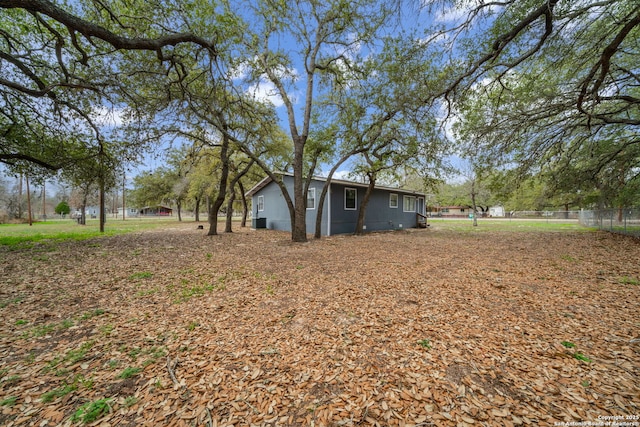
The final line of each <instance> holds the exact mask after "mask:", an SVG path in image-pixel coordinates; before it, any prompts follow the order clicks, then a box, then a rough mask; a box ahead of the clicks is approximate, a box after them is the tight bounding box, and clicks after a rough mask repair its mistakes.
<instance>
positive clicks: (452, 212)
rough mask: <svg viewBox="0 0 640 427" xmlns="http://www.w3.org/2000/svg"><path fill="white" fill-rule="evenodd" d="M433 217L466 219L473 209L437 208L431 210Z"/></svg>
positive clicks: (464, 207)
mask: <svg viewBox="0 0 640 427" xmlns="http://www.w3.org/2000/svg"><path fill="white" fill-rule="evenodd" d="M433 210H434V216H442V217H452V218H456V217H458V218H460V217H466V216H468V215H469V213H471V212H473V208H471V207H469V206H437V207H435V208H433Z"/></svg>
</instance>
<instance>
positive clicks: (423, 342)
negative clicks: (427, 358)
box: [418, 340, 431, 350]
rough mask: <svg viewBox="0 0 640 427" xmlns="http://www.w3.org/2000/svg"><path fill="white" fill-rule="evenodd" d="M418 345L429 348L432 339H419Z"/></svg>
mask: <svg viewBox="0 0 640 427" xmlns="http://www.w3.org/2000/svg"><path fill="white" fill-rule="evenodd" d="M418 345H419V346H420V347H422V348H426V349H427V350H429V349H431V341H429V340H420V341H418Z"/></svg>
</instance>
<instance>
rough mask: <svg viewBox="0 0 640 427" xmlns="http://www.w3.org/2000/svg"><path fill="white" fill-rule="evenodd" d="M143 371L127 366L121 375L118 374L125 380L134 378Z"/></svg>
mask: <svg viewBox="0 0 640 427" xmlns="http://www.w3.org/2000/svg"><path fill="white" fill-rule="evenodd" d="M141 371H142V369H140V368H125V370H124V371H122V373H121V374H120V375H118V378H121V379H123V380H124V379H127V378H132V377H135V376H136V375H138V374H139V373H140V372H141Z"/></svg>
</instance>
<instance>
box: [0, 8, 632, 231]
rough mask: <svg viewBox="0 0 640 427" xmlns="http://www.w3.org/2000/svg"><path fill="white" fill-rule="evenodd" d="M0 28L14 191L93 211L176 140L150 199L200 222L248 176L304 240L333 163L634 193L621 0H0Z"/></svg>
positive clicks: (596, 198)
mask: <svg viewBox="0 0 640 427" xmlns="http://www.w3.org/2000/svg"><path fill="white" fill-rule="evenodd" d="M0 23H2V25H0V69H2V74H1V76H0V107H1V108H0V162H1V163H3V164H4V166H5V168H6V171H7V172H8V174H10V175H13V176H16V177H18V176H21V177H22V176H24V177H25V178H26V177H28V178H29V179H30V180H31V183H32V185H42V184H43V183H44V182H45V180H47V179H51V177H53V176H56V177H57V178H58V179H60V180H61V181H63V182H66V183H69V185H71V186H72V187H74V188H78V189H80V193H82V194H84V195H87V197H88V195H90V194H92V193H93V192H96V191H97V193H98V205H99V206H100V207H101V212H104V211H105V206H106V203H107V199H108V197H109V196H108V194H109V192H110V191H112V190H113V189H115V188H117V187H118V185H119V183H120V182H121V177H122V176H123V174H126V170H127V167H130V166H132V165H135V164H137V163H138V162H140V160H141V157H142V156H143V155H144V154H145V153H146V152H148V151H149V150H154V149H157V148H158V147H159V146H173V147H174V148H175V149H174V150H173V151H172V155H171V156H170V157H169V159H168V161H167V166H166V167H165V168H164V169H161V170H158V171H152V172H151V173H150V174H145V175H142V176H140V177H138V178H137V181H138V182H137V183H136V186H137V187H138V186H139V187H140V188H143V187H144V188H147V191H148V192H149V193H151V190H150V189H151V188H153V187H154V186H157V187H160V185H159V184H160V181H162V180H168V181H171V182H172V184H171V185H170V191H169V193H170V194H171V196H169V195H167V191H166V189H165V190H162V192H163V193H164V195H163V196H162V197H165V198H170V199H171V200H173V202H174V203H175V206H176V207H177V208H178V212H180V211H181V209H182V206H183V203H193V204H194V209H195V211H196V212H199V211H200V209H199V207H200V206H199V205H200V204H201V203H203V204H205V206H206V210H207V212H208V213H209V215H208V217H209V221H210V228H209V234H215V233H216V230H217V217H218V215H217V213H218V212H220V211H221V209H224V207H225V204H226V205H227V206H233V203H234V200H235V199H236V198H238V197H239V195H243V194H244V190H243V186H246V185H247V184H246V183H247V182H251V180H255V179H257V178H258V177H261V176H264V175H268V176H270V177H271V178H272V179H273V180H274V181H275V182H277V183H279V185H280V186H281V189H282V194H283V198H284V199H285V201H286V203H287V205H288V207H289V210H290V215H291V223H292V239H293V240H294V241H305V240H306V238H307V237H306V224H305V221H306V215H305V212H306V206H305V204H306V194H307V191H306V190H307V188H308V186H309V183H310V179H311V177H312V176H313V175H314V174H318V173H319V172H321V171H323V172H324V171H326V170H329V177H328V179H327V182H326V185H327V186H328V185H329V184H330V181H331V178H332V176H333V174H334V173H335V172H336V171H337V170H339V169H340V168H341V167H344V166H345V165H348V167H349V168H350V170H351V171H352V173H353V174H354V175H355V176H358V177H363V178H364V179H365V180H366V182H368V183H370V187H371V188H372V187H373V185H375V184H376V183H377V182H384V183H386V184H405V183H408V182H413V183H414V184H413V185H417V186H418V187H419V189H425V190H426V191H427V192H434V191H435V190H434V189H435V187H436V186H437V185H438V182H441V181H442V179H443V177H445V176H447V174H448V173H450V172H451V168H452V165H451V164H450V162H451V159H452V156H455V157H453V158H456V157H460V158H462V159H464V162H465V164H466V165H468V166H466V167H465V170H464V171H463V174H462V175H463V176H465V178H466V180H467V184H465V185H468V186H469V188H470V190H469V191H468V194H469V198H470V203H469V204H470V205H472V206H474V207H476V206H478V205H482V204H483V203H484V201H483V200H481V199H482V198H483V197H484V196H483V194H485V192H486V191H489V190H490V194H491V197H494V198H495V199H496V200H498V201H500V202H503V204H507V202H508V201H509V200H511V202H509V203H514V205H517V203H523V204H525V203H528V204H529V205H531V203H534V202H533V201H526V202H525V201H524V200H519V198H525V197H527V198H529V197H532V196H531V194H536V196H534V197H539V198H540V200H544V202H541V201H538V202H535V203H537V204H538V205H539V204H545V203H549V204H552V205H564V206H565V207H575V206H588V205H592V206H594V205H595V206H598V207H618V206H624V205H627V206H630V205H633V204H637V203H639V200H638V194H640V141H639V139H638V135H639V134H640V133H639V132H638V125H639V124H640V109H639V105H640V89H639V88H640V79H639V77H638V76H640V70H639V69H638V64H640V60H639V59H640V49H639V44H638V43H639V40H640V38H639V36H640V11H639V10H638V9H637V7H636V5H635V2H633V1H630V0H604V1H601V2H589V1H560V0H526V1H522V0H519V1H515V0H507V1H504V2H500V3H499V4H498V3H495V2H476V1H459V0H431V1H426V2H413V1H398V2H392V3H389V2H383V1H365V0H358V1H349V2H346V1H343V0H329V1H322V2H320V1H316V0H310V1H306V2H280V1H273V0H252V1H239V2H226V1H223V0H189V1H162V2H159V1H158V2H156V1H137V0H134V1H130V0H129V1H113V2H109V3H108V4H107V3H104V2H101V1H98V0H79V1H77V2H72V3H62V2H56V1H48V0H29V1H24V0H0ZM454 163H455V162H454ZM279 171H289V172H292V173H293V176H294V188H293V192H292V193H291V194H290V193H289V192H288V191H287V190H286V188H285V187H284V184H283V182H282V180H281V179H280V176H279V175H278V172H279ZM154 180H156V181H158V182H154ZM20 182H22V179H21V180H20ZM445 188H446V187H445ZM136 191H137V189H136ZM323 193H324V192H323ZM441 193H442V192H441ZM525 195H526V196H525ZM136 197H137V196H136ZM155 197H160V195H159V194H158V195H156V196H155ZM240 198H241V197H240ZM365 200H366V198H365ZM82 203H83V206H86V204H87V203H88V201H87V199H86V198H85V199H84V200H83V202H82ZM321 203H323V195H321V197H320V200H319V204H321ZM455 204H458V203H455ZM364 205H365V206H363V207H361V213H362V215H365V207H366V203H364ZM514 208H515V209H517V206H514ZM227 210H229V209H227ZM179 215H180V214H179ZM100 217H101V219H104V218H103V217H104V215H100ZM103 227H104V223H103V221H101V229H103ZM317 234H319V233H317Z"/></svg>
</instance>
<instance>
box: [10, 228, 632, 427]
mask: <svg viewBox="0 0 640 427" xmlns="http://www.w3.org/2000/svg"><path fill="white" fill-rule="evenodd" d="M0 257H1V258H0V271H2V273H1V274H2V275H1V276H0V279H1V280H0V282H1V284H0V303H1V305H0V307H1V308H0V313H1V314H2V327H1V330H0V376H1V379H0V403H1V406H0V424H1V425H6V426H19V425H20V426H22V425H24V426H27V425H29V426H44V425H76V424H82V423H86V424H89V425H105V426H106V425H112V426H115V425H118V426H137V425H140V426H159V425H175V426H231V425H234V426H248V425H255V426H266V425H271V426H276V425H277V426H369V425H371V426H373V425H376V426H387V425H389V426H428V425H436V426H445V425H452V426H453V425H458V426H464V425H487V426H493V425H501V426H511V425H541V426H544V425H554V423H558V422H588V421H591V422H597V421H599V420H606V419H609V420H610V419H612V418H605V417H615V416H620V417H623V418H621V419H622V420H624V419H625V418H626V417H629V419H630V420H632V421H633V418H632V417H634V416H635V417H636V420H635V421H636V422H637V421H639V420H637V417H638V415H640V375H639V374H640V354H639V351H640V340H639V333H638V330H639V326H640V310H639V301H640V286H638V280H639V279H640V261H639V260H640V244H639V243H638V241H637V240H633V239H630V238H624V237H619V236H615V235H609V234H605V233H601V232H584V233H535V234H534V233H531V234H529V233H524V232H521V233H499V232H487V233H467V234H462V233H454V232H451V231H446V230H438V229H437V228H432V229H428V230H419V231H418V230H416V231H404V232H392V233H379V234H370V235H367V236H364V237H353V236H342V237H331V238H324V239H322V240H320V241H311V242H309V243H306V244H292V243H290V242H289V236H288V235H287V234H285V233H280V232H275V231H266V230H260V231H249V230H247V229H244V230H242V231H239V232H236V233H233V234H226V235H221V236H213V237H210V236H205V235H204V234H203V231H202V230H196V227H195V225H194V224H193V223H191V224H181V225H177V226H175V227H174V228H172V229H170V230H162V231H156V232H145V233H138V234H130V235H124V236H118V237H109V238H102V239H96V240H92V241H86V242H70V243H64V244H58V245H57V246H40V247H37V248H34V249H30V250H24V251H13V252H8V251H4V252H3V253H1V254H0ZM619 420H620V418H619Z"/></svg>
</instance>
